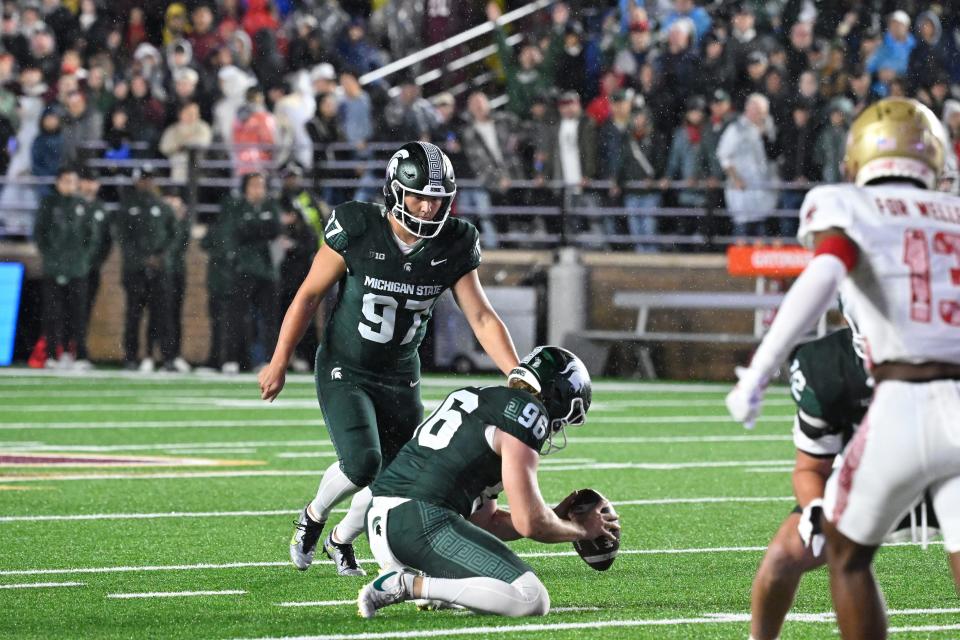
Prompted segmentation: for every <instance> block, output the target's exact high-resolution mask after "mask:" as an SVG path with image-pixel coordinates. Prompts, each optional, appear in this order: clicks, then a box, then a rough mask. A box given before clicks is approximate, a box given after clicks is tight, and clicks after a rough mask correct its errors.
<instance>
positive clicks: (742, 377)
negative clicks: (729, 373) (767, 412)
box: [726, 367, 770, 429]
mask: <svg viewBox="0 0 960 640" xmlns="http://www.w3.org/2000/svg"><path fill="white" fill-rule="evenodd" d="M734 371H735V372H736V374H737V379H738V382H737V386H735V387H734V388H733V391H731V392H730V393H728V394H727V400H726V402H727V411H729V412H730V415H731V416H732V417H733V419H734V420H736V421H737V422H741V423H743V426H744V428H746V429H753V426H754V424H755V423H756V421H757V417H758V416H759V415H760V407H761V405H762V404H763V394H764V393H765V392H766V390H767V383H768V382H769V381H770V379H769V377H767V376H765V375H762V374H759V373H757V372H756V371H755V370H753V369H750V368H748V367H737V368H736V369H734Z"/></svg>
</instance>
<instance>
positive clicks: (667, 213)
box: [0, 141, 814, 251]
mask: <svg viewBox="0 0 960 640" xmlns="http://www.w3.org/2000/svg"><path fill="white" fill-rule="evenodd" d="M141 146H142V145H141ZM103 148H104V145H103V143H102V142H90V143H86V144H85V145H84V146H83V152H84V154H85V156H86V159H85V160H84V161H83V162H84V163H85V164H86V165H87V166H90V167H93V168H95V169H97V170H98V171H99V172H100V174H101V178H100V182H101V184H102V185H103V187H104V190H103V191H102V195H104V196H106V197H107V198H108V201H107V207H108V209H115V208H116V207H117V192H118V190H120V189H122V188H125V187H129V186H130V174H131V172H132V170H133V169H134V168H136V167H142V166H144V165H146V164H150V165H152V166H153V167H154V168H155V169H156V170H158V175H157V177H156V178H155V183H156V184H157V186H159V187H161V188H163V189H169V188H178V189H180V190H181V192H182V194H183V195H184V198H185V200H186V201H187V202H188V204H189V205H190V208H191V211H193V213H194V215H195V216H196V218H197V220H198V221H200V222H208V221H210V220H212V219H213V218H215V217H216V215H217V212H218V211H219V206H220V205H219V203H220V200H221V199H222V197H223V196H224V195H225V194H226V193H228V192H229V191H231V190H234V189H236V188H237V187H238V186H239V182H240V179H239V177H237V176H236V175H235V174H234V166H235V165H234V162H233V161H232V160H231V159H230V151H231V149H230V148H228V147H227V146H225V145H214V146H211V147H210V148H208V149H206V150H204V151H202V152H200V151H194V152H192V153H193V155H194V157H193V159H192V162H191V167H193V169H192V170H191V171H189V172H188V179H187V180H186V181H185V182H176V181H174V180H172V179H171V178H170V177H169V176H168V175H165V174H168V171H169V168H170V162H169V160H167V159H166V158H163V157H136V158H131V159H127V160H112V159H105V158H102V157H100V156H101V155H102V150H103ZM269 148H270V149H271V150H273V149H275V147H272V146H271V147H269ZM395 149H396V143H395V142H380V141H378V142H371V143H369V144H367V145H365V146H364V151H365V153H369V154H370V156H371V157H368V158H362V159H340V158H337V157H336V155H337V154H346V153H350V152H356V150H357V148H356V147H355V146H353V145H350V144H346V143H337V144H331V145H327V146H326V147H324V148H323V149H322V150H320V151H321V153H320V154H317V155H318V156H319V157H318V158H316V159H317V165H316V166H315V167H313V169H312V176H308V177H306V178H304V182H303V184H304V186H306V187H308V188H311V189H313V190H315V191H317V192H318V193H319V194H320V195H327V196H331V195H332V196H336V197H337V198H338V199H349V198H352V197H355V196H357V195H363V196H365V197H368V198H371V199H379V197H380V196H379V194H380V190H381V188H382V186H383V182H382V179H381V178H380V175H381V172H382V171H383V167H384V162H385V160H386V158H388V157H389V154H390V153H392V152H393V151H394V150H395ZM287 151H288V152H289V151H291V149H290V148H289V147H288V148H287ZM135 152H136V153H138V154H144V153H146V150H145V149H135ZM288 156H289V153H288ZM328 158H332V159H328ZM283 161H285V159H270V160H269V161H267V162H265V163H264V165H263V169H264V170H265V171H266V172H267V174H268V176H270V178H271V183H272V185H273V186H274V187H279V182H280V179H279V177H277V175H276V170H277V169H278V168H279V167H278V165H279V164H280V163H281V162H283ZM358 174H361V175H360V176H359V177H343V176H357V175H358ZM53 182H54V179H53V178H52V177H36V176H18V177H15V178H10V177H0V236H5V237H8V238H9V237H13V238H17V237H19V238H29V237H30V235H31V234H32V228H33V217H34V210H35V208H36V206H37V203H38V202H39V198H40V197H41V196H42V191H43V190H44V189H49V188H50V186H51V185H52V184H53ZM457 183H458V188H459V189H460V190H461V191H465V190H468V189H484V185H483V184H482V183H481V182H480V181H478V180H475V179H459V180H458V181H457ZM611 186H612V183H611V182H610V181H607V180H594V181H590V182H588V183H587V184H586V186H585V187H584V192H586V193H591V194H594V196H595V198H594V199H595V201H596V202H599V203H600V205H599V206H587V207H584V206H574V204H572V198H570V197H567V196H568V195H569V194H570V193H572V192H573V191H574V190H575V188H573V187H571V186H569V185H565V184H563V183H562V182H561V181H549V182H544V181H539V180H515V181H513V182H512V183H511V187H510V190H509V191H508V196H507V197H505V198H500V199H499V201H500V202H504V201H508V202H509V201H510V200H511V197H510V196H511V194H513V195H515V196H516V204H515V203H513V202H509V203H508V204H500V205H498V206H492V207H490V208H489V209H483V210H481V209H478V208H476V207H471V206H469V204H466V203H465V204H463V205H458V206H456V209H455V213H456V215H462V216H465V217H467V218H468V219H471V220H473V221H476V220H480V221H481V224H482V223H483V220H485V219H487V220H493V222H494V223H495V224H496V225H497V227H498V233H497V237H498V240H499V242H500V244H501V246H504V247H520V248H553V247H562V246H575V247H581V248H585V249H609V248H613V249H632V248H634V247H636V246H642V247H644V248H645V250H653V249H655V248H656V249H664V250H667V249H668V250H686V251H719V250H722V249H723V248H724V247H725V246H727V245H729V244H733V243H738V242H744V241H746V242H752V241H758V240H764V239H766V240H769V239H770V236H769V235H765V236H757V237H747V238H743V237H736V236H733V235H732V234H731V233H729V231H728V229H729V226H728V222H727V220H728V218H729V214H728V213H727V212H726V211H725V210H724V209H722V208H720V207H716V206H705V207H693V208H691V207H677V206H661V207H656V208H651V209H646V210H635V209H628V208H625V207H623V206H620V205H616V204H612V203H608V202H606V199H607V198H606V194H607V192H608V191H609V189H610V187H611ZM621 186H622V187H623V188H624V191H625V192H630V191H632V190H644V191H660V192H664V193H666V192H670V191H673V192H678V191H681V190H687V191H689V190H691V189H695V190H697V191H699V192H701V193H704V194H706V195H708V196H709V195H712V196H713V197H710V198H707V199H708V200H710V201H714V202H720V198H719V191H721V189H719V188H717V187H709V186H707V185H705V184H704V185H698V186H695V187H691V186H690V183H689V182H687V181H668V182H664V181H661V180H650V181H637V182H628V183H626V184H624V185H621ZM766 186H767V187H769V188H770V189H777V190H779V191H787V190H804V191H805V190H808V189H810V188H812V187H813V186H814V185H812V184H809V183H804V184H795V183H782V182H776V183H770V184H769V185H766ZM523 200H526V202H527V203H523V202H522V201H523ZM337 201H338V200H332V201H331V202H330V204H336V203H337ZM760 213H762V215H763V217H765V218H767V219H769V220H771V227H773V226H776V225H777V224H779V221H785V222H787V223H789V221H790V220H795V219H796V215H797V213H796V211H795V210H789V209H776V210H772V211H764V212H760ZM638 214H639V215H644V216H650V217H652V218H654V219H656V220H658V225H657V226H658V231H657V233H655V234H637V233H630V232H629V231H627V228H626V218H627V217H628V216H635V215H638ZM531 220H539V221H540V222H541V223H542V224H540V225H539V226H536V225H534V228H533V229H531V228H530V221H531ZM521 223H522V224H521ZM780 240H781V241H782V242H784V243H787V244H790V243H793V242H794V240H793V239H792V238H791V237H783V238H780Z"/></svg>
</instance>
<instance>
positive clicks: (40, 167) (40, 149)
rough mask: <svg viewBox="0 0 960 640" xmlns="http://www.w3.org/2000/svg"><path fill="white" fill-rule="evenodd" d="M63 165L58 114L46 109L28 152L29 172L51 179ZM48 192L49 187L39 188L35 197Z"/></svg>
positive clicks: (61, 135) (61, 138)
mask: <svg viewBox="0 0 960 640" xmlns="http://www.w3.org/2000/svg"><path fill="white" fill-rule="evenodd" d="M61 164H63V134H62V133H61V131H60V114H59V113H57V111H56V110H55V109H52V108H48V109H47V110H46V111H45V112H44V113H43V116H41V118H40V133H39V134H38V135H37V137H36V138H34V140H33V146H32V147H31V150H30V171H31V173H32V174H33V175H35V176H38V177H46V178H52V177H53V176H55V175H57V173H58V172H59V171H60V166H61ZM49 192H50V187H49V186H41V187H39V188H38V190H37V196H38V197H43V196H45V195H46V194H47V193H49Z"/></svg>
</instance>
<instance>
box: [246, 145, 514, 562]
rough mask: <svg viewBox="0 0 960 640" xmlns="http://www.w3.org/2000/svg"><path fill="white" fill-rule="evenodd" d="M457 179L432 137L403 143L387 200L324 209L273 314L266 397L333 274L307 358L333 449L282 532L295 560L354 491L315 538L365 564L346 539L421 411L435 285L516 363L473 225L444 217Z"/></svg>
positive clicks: (491, 348)
mask: <svg viewBox="0 0 960 640" xmlns="http://www.w3.org/2000/svg"><path fill="white" fill-rule="evenodd" d="M456 191H457V187H456V182H455V179H454V174H453V167H452V166H451V164H450V160H449V159H448V158H447V157H446V156H445V155H444V154H443V152H442V151H440V149H439V148H438V147H436V146H435V145H433V144H430V143H426V142H411V143H408V144H405V145H403V146H402V147H401V148H400V149H399V150H398V151H397V152H396V153H395V154H394V155H393V157H392V158H391V160H390V162H389V164H388V166H387V172H386V181H385V184H384V187H383V194H384V198H385V206H384V205H380V204H372V203H367V202H347V203H345V204H342V205H340V206H338V207H337V208H336V209H335V210H334V211H333V212H332V213H331V214H330V219H329V220H328V221H327V226H326V229H325V231H324V244H323V246H321V247H320V250H319V251H318V252H317V255H316V257H315V258H314V261H313V266H312V267H311V269H310V272H309V273H308V274H307V277H306V280H304V282H303V285H302V286H301V287H300V290H299V291H298V292H297V294H296V296H295V297H294V299H293V302H292V303H291V304H290V308H289V309H288V310H287V313H286V316H285V317H284V319H283V327H282V328H281V330H280V338H279V341H278V343H277V347H276V349H275V351H274V355H273V359H272V360H271V362H270V364H269V365H268V366H267V367H266V368H265V369H264V370H263V371H262V372H261V373H260V376H259V382H260V391H261V396H262V397H263V399H264V400H273V399H274V398H275V397H276V396H277V394H279V393H280V391H281V389H283V384H284V380H285V375H286V370H287V366H288V365H289V363H290V359H291V358H292V357H293V355H294V350H295V348H296V345H297V343H298V342H299V341H300V339H301V337H302V336H303V333H304V331H305V329H306V326H307V324H309V323H310V322H312V320H313V317H314V314H315V313H316V310H317V307H318V305H319V304H320V302H321V300H323V297H324V296H325V295H326V294H327V292H328V291H329V290H330V289H331V287H333V285H334V284H336V283H337V282H339V283H340V289H339V293H338V298H337V303H336V306H335V307H334V309H333V312H332V314H331V316H330V318H329V320H328V321H327V325H326V330H325V340H324V342H323V344H322V346H321V347H320V349H319V350H318V351H317V358H316V382H317V396H318V398H319V400H320V407H321V409H322V410H323V418H324V422H325V423H326V427H327V431H328V432H329V434H330V440H331V441H332V442H333V446H334V448H335V449H336V452H337V458H338V461H337V462H336V463H334V464H333V465H331V466H330V468H328V469H327V471H326V472H325V473H324V475H323V479H322V480H321V482H320V488H319V489H318V491H317V496H316V498H314V499H313V501H311V502H310V503H309V504H308V505H307V506H306V508H305V509H304V510H303V513H302V514H301V515H300V519H299V522H298V523H297V528H296V529H295V531H294V535H293V538H292V540H291V541H290V558H291V560H292V561H293V563H294V565H295V566H296V567H297V568H298V569H301V570H305V569H307V568H308V567H309V566H310V564H311V563H312V562H313V554H314V552H315V550H316V545H317V541H318V540H319V536H320V533H321V531H322V530H323V527H324V524H325V523H326V521H327V517H328V516H329V515H330V511H331V510H332V509H333V507H334V506H336V505H337V504H339V503H340V502H342V501H343V500H345V499H346V498H348V497H349V496H351V495H352V496H354V498H353V501H352V503H351V506H350V510H349V512H348V513H347V515H346V517H344V519H343V520H342V521H341V522H340V523H339V524H338V525H337V526H336V527H335V528H333V529H332V530H331V531H330V533H329V534H328V535H327V538H326V540H325V541H324V545H323V549H324V552H325V553H326V554H327V555H328V556H329V557H330V558H331V559H332V560H333V561H334V563H335V564H336V566H337V572H338V573H339V574H340V575H350V576H358V575H365V572H364V571H363V569H362V568H361V567H360V566H359V564H358V563H357V560H356V556H355V554H354V550H353V541H354V540H355V539H356V538H357V537H358V536H359V535H360V534H361V533H362V532H363V519H364V515H365V514H366V510H367V506H368V504H369V502H370V490H369V489H367V488H366V487H367V486H368V485H369V484H370V483H371V482H373V480H374V479H375V478H376V477H377V474H378V473H380V469H381V468H382V467H386V466H387V465H388V464H389V463H390V461H391V460H393V458H394V457H395V456H396V455H397V452H398V451H400V447H402V446H403V445H404V443H406V442H407V441H408V440H409V439H410V438H411V436H412V435H413V431H414V429H416V427H417V425H418V424H420V421H421V420H422V419H423V404H422V403H421V401H420V356H419V354H418V348H419V347H420V343H421V342H422V341H423V337H424V334H425V333H426V329H427V322H428V321H429V320H430V316H431V314H432V312H433V307H434V305H435V304H436V302H437V299H438V298H439V296H440V294H442V293H443V292H444V291H445V290H447V289H451V290H452V292H453V294H454V297H455V298H456V300H457V302H458V304H459V305H460V308H461V309H462V310H463V313H464V315H465V316H466V318H467V321H468V322H469V323H470V327H471V328H472V329H473V332H474V335H475V336H476V338H477V340H478V341H479V342H480V345H481V346H482V347H483V349H484V350H485V351H486V352H487V354H488V355H489V356H490V357H491V358H492V359H493V361H494V363H496V365H497V367H499V368H500V370H501V371H503V372H504V373H507V372H509V371H510V370H512V369H513V367H515V366H516V364H517V352H516V350H515V349H514V347H513V341H512V340H511V339H510V334H509V332H508V331H507V328H506V326H505V325H504V324H503V322H502V321H501V320H500V317H499V316H497V314H496V312H495V311H494V310H493V308H492V307H491V306H490V303H489V301H488V300H487V297H486V295H485V294H484V292H483V288H482V287H481V285H480V278H479V276H478V274H477V267H478V266H479V265H480V246H479V243H478V235H477V230H476V229H475V228H474V227H473V226H472V225H470V224H469V223H467V222H464V221H463V220H458V219H456V218H449V217H448V216H449V214H450V206H451V205H452V203H453V199H454V196H455V195H456Z"/></svg>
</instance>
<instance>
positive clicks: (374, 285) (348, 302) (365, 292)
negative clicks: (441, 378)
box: [323, 202, 480, 373]
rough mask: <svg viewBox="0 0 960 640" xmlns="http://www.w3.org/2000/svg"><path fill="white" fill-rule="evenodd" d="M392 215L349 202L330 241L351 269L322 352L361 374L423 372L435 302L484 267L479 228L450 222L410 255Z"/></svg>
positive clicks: (332, 225) (333, 221)
mask: <svg viewBox="0 0 960 640" xmlns="http://www.w3.org/2000/svg"><path fill="white" fill-rule="evenodd" d="M388 215H389V214H388V213H387V210H386V209H385V208H384V207H383V206H381V205H376V204H370V203H366V202H347V203H345V204H342V205H340V206H338V207H337V208H336V209H335V210H334V211H333V212H332V213H331V214H330V219H329V221H328V222H327V226H326V229H325V230H324V239H325V240H326V242H327V244H328V245H329V246H330V248H331V249H333V250H334V251H336V252H337V253H339V254H340V255H341V256H342V257H343V259H344V261H345V262H346V264H347V273H346V275H345V276H344V277H343V278H342V279H341V281H340V290H339V294H338V299H337V304H336V307H335V308H334V310H333V314H332V315H331V317H330V319H329V320H328V321H327V326H326V334H325V345H324V347H323V348H324V349H325V350H327V351H329V352H330V354H331V355H333V356H335V357H336V358H338V359H339V361H341V362H344V363H347V364H349V365H352V366H355V367H358V368H360V369H366V370H373V371H381V372H391V373H401V372H409V371H414V372H415V371H418V370H419V361H418V358H417V349H418V348H419V346H420V343H421V342H422V341H423V336H424V333H425V331H426V325H427V321H428V320H429V319H430V315H431V313H432V312H433V307H434V305H435V304H436V302H437V298H438V297H439V296H440V294H441V293H443V292H444V291H445V290H446V289H448V288H450V287H452V286H453V285H454V284H455V283H456V282H457V280H459V279H460V278H461V277H462V276H464V275H465V274H467V273H469V272H470V271H473V270H474V269H476V268H477V266H479V264H480V248H479V243H478V234H477V230H476V229H475V228H474V227H473V226H472V225H471V224H470V223H468V222H465V221H463V220H458V219H456V218H450V219H449V220H447V221H446V223H445V224H444V226H443V229H442V230H441V232H440V234H439V235H438V236H437V237H436V238H432V239H430V240H426V241H420V242H419V243H418V244H416V245H414V248H413V251H411V252H410V253H408V254H406V255H405V254H404V253H403V252H402V251H401V250H400V247H399V246H398V244H397V240H396V237H395V236H394V234H393V230H392V229H391V227H390V222H389V220H388V218H387V216H388Z"/></svg>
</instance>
